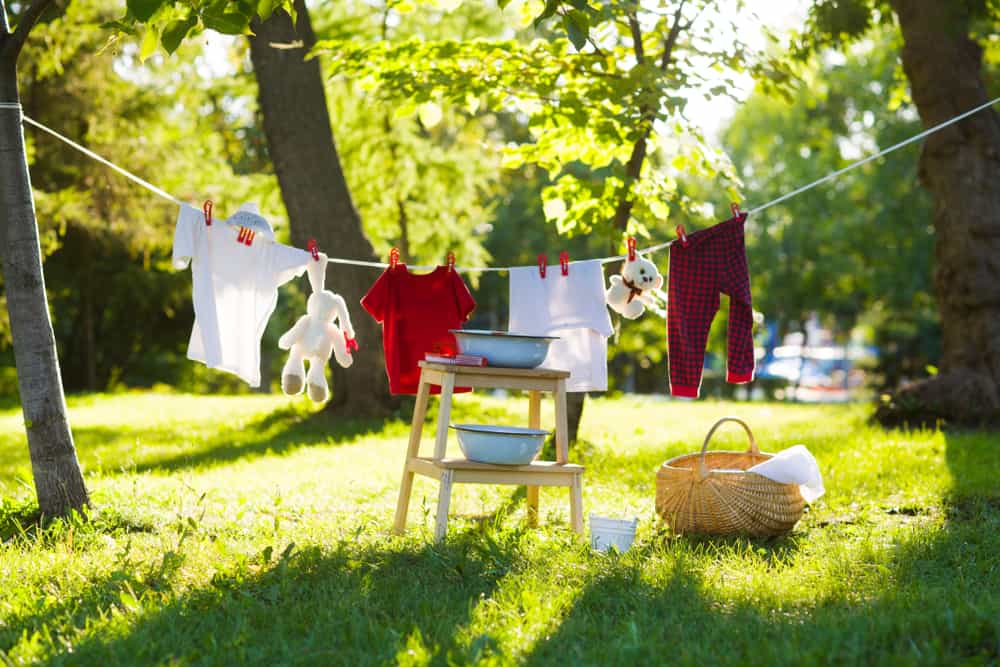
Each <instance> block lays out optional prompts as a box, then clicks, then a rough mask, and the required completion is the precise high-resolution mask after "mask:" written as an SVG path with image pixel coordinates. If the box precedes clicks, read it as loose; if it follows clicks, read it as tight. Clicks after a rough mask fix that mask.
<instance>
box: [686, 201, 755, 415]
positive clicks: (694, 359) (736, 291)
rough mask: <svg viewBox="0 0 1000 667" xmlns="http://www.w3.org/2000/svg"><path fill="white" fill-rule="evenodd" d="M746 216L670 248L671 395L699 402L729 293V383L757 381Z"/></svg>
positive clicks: (727, 370) (730, 220) (701, 232)
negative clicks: (708, 347)
mask: <svg viewBox="0 0 1000 667" xmlns="http://www.w3.org/2000/svg"><path fill="white" fill-rule="evenodd" d="M746 218H747V214H746V213H743V214H741V215H740V216H739V217H735V218H731V219H729V220H726V221H725V222H720V223H719V224H717V225H715V226H714V227H709V228H708V229H702V230H700V231H697V232H694V233H692V234H689V235H688V237H687V238H688V242H687V245H686V246H684V245H682V244H681V243H680V241H678V242H676V243H674V244H673V245H671V246H670V288H669V294H668V297H669V298H668V300H667V350H668V353H669V359H670V393H671V394H672V395H674V396H683V397H687V398H697V397H698V391H699V389H700V388H701V371H702V367H703V366H704V365H705V343H706V342H707V341H708V331H709V329H710V328H711V326H712V320H713V319H714V318H715V313H716V312H717V311H718V310H719V294H720V293H723V294H728V295H729V350H728V363H727V368H726V381H727V382H732V383H734V384H739V383H743V382H750V381H751V380H753V372H754V357H753V309H752V307H751V301H750V273H749V268H748V266H747V253H746V245H745V243H744V239H743V223H744V222H745V221H746Z"/></svg>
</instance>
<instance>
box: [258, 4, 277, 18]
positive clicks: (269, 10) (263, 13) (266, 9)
mask: <svg viewBox="0 0 1000 667" xmlns="http://www.w3.org/2000/svg"><path fill="white" fill-rule="evenodd" d="M274 5H275V0H257V15H258V16H259V17H260V20H261V21H266V20H268V19H269V18H271V14H273V13H274Z"/></svg>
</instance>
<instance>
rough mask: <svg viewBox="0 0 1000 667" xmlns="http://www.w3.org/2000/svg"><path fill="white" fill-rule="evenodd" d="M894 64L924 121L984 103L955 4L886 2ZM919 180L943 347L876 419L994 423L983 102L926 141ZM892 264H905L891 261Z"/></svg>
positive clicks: (996, 184) (994, 254)
mask: <svg viewBox="0 0 1000 667" xmlns="http://www.w3.org/2000/svg"><path fill="white" fill-rule="evenodd" d="M891 4H892V7H893V9H894V10H895V12H896V15H897V16H898V18H899V24H900V29H901V31H902V34H903V41H904V45H903V50H902V60H903V69H904V70H905V72H906V76H907V78H908V79H909V81H910V90H911V93H912V95H913V101H914V102H915V103H916V106H917V110H918V111H919V113H920V117H921V120H922V121H923V124H924V126H925V127H930V126H932V125H936V124H938V123H941V122H943V121H945V120H947V119H949V118H951V117H953V116H956V115H958V114H960V113H962V112H963V111H967V110H968V109H971V108H973V107H976V106H979V105H981V104H984V103H985V102H987V101H988V99H989V98H988V97H987V95H986V88H985V86H984V84H983V78H982V66H983V58H982V50H981V48H980V47H979V45H978V44H976V43H975V42H974V41H973V40H972V39H970V37H969V30H970V21H971V19H970V16H969V14H968V12H967V10H966V9H965V8H964V3H960V2H940V1H939V0H891ZM919 178H920V182H921V184H922V185H923V186H924V187H925V188H926V189H927V190H928V191H929V192H930V193H931V195H932V196H933V198H934V228H935V267H934V288H935V292H936V295H937V301H938V308H939V310H940V313H941V331H942V346H943V354H942V358H941V364H940V372H939V374H938V375H937V376H935V377H933V378H930V379H929V380H925V381H922V382H919V383H916V384H914V385H911V386H909V387H906V388H904V389H903V390H901V391H900V392H899V394H898V395H897V396H896V398H895V400H894V402H893V403H892V404H890V405H888V406H883V408H882V409H880V411H879V414H877V415H876V416H877V417H878V418H880V419H882V421H886V422H893V421H899V420H901V419H906V418H907V416H908V415H909V416H910V417H912V418H913V419H914V420H916V421H931V420H933V419H945V420H948V421H953V422H957V423H964V424H972V425H975V424H993V425H997V424H1000V261H998V260H997V258H998V257H1000V119H998V116H997V114H996V112H995V111H994V110H993V109H992V108H990V109H986V110H984V111H981V112H979V113H977V114H975V115H973V116H970V117H969V118H967V119H965V120H963V121H961V122H959V123H957V124H955V125H952V126H950V127H948V128H946V129H944V130H941V131H940V132H937V133H935V134H933V135H931V136H930V137H928V138H927V141H926V143H925V145H924V148H923V151H922V153H921V155H920V163H919ZM900 270H906V269H905V268H904V267H900Z"/></svg>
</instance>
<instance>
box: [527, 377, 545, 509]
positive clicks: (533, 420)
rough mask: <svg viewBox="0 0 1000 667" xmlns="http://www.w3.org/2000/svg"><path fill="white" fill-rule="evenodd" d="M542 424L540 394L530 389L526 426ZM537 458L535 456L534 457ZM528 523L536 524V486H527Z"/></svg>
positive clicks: (539, 426)
mask: <svg viewBox="0 0 1000 667" xmlns="http://www.w3.org/2000/svg"><path fill="white" fill-rule="evenodd" d="M541 426H542V394H541V392H539V391H532V392H530V393H529V394H528V428H541ZM536 458H537V457H536ZM527 500H528V525H529V526H532V527H535V526H537V525H538V487H537V486H529V487H528V494H527Z"/></svg>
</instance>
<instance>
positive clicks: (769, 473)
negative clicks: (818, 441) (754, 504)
mask: <svg viewBox="0 0 1000 667" xmlns="http://www.w3.org/2000/svg"><path fill="white" fill-rule="evenodd" d="M747 472H755V473H757V474H758V475H763V476H764V477H767V478H768V479H773V480H774V481H775V482H781V483H782V484H798V485H799V492H800V493H801V494H802V499H803V500H805V501H806V502H807V503H811V502H812V501H814V500H816V499H817V498H819V497H820V496H822V495H823V494H824V493H826V489H824V488H823V476H822V475H821V474H820V472H819V464H817V463H816V458H815V457H814V456H813V455H812V454H811V453H810V452H809V450H808V449H806V448H805V445H795V446H794V447H789V448H788V449H786V450H783V451H780V452H778V453H777V454H775V455H774V457H773V458H770V459H768V460H767V461H764V462H763V463H758V464H757V465H755V466H754V467H752V468H750V469H749V470H747Z"/></svg>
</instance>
